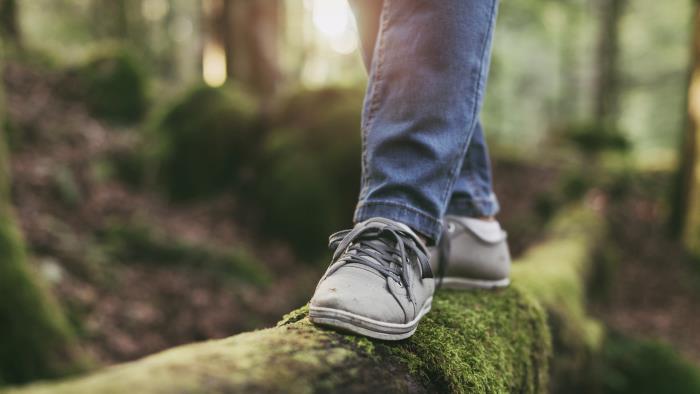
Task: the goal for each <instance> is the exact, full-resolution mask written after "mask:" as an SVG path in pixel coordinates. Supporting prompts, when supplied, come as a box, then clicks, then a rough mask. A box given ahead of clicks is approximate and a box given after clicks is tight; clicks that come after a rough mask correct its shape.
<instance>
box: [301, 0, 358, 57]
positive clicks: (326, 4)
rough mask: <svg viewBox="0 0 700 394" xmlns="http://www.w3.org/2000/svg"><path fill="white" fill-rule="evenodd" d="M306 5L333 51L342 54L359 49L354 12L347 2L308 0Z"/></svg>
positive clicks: (317, 27) (344, 0)
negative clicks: (353, 18)
mask: <svg viewBox="0 0 700 394" xmlns="http://www.w3.org/2000/svg"><path fill="white" fill-rule="evenodd" d="M305 5H306V6H307V8H308V9H310V10H311V12H312V18H313V22H314V26H315V27H316V30H318V32H319V33H320V35H321V36H322V37H323V38H324V40H325V41H327V42H328V44H329V45H330V47H331V49H333V50H334V51H336V52H338V53H341V54H348V53H352V52H353V51H354V50H355V49H357V36H356V32H355V25H354V24H353V22H352V11H351V10H350V7H349V6H348V3H347V1H346V0H308V1H307V2H305Z"/></svg>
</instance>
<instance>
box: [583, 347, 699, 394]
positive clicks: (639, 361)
mask: <svg viewBox="0 0 700 394" xmlns="http://www.w3.org/2000/svg"><path fill="white" fill-rule="evenodd" d="M596 372H597V376H596V378H597V379H598V380H599V385H600V387H599V389H600V392H601V393H606V394H633V393H634V394H647V393H648V394H651V393H674V394H686V393H687V394H691V393H700V369H699V368H698V367H697V366H696V365H694V364H692V363H691V362H689V361H687V360H686V359H684V358H683V357H682V356H681V355H679V354H678V352H676V351H674V350H673V349H672V348H671V347H669V346H668V345H666V344H663V343H660V342H656V341H646V340H638V339H633V338H627V337H624V336H620V335H613V336H610V337H609V338H608V339H607V340H606V342H605V346H604V348H603V353H602V355H601V357H600V358H599V365H598V366H597V368H596Z"/></svg>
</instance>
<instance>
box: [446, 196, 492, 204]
mask: <svg viewBox="0 0 700 394" xmlns="http://www.w3.org/2000/svg"><path fill="white" fill-rule="evenodd" d="M494 200H495V198H493V197H484V198H478V197H477V198H475V197H469V198H465V197H461V198H460V197H452V199H451V201H452V202H457V203H463V202H491V201H494Z"/></svg>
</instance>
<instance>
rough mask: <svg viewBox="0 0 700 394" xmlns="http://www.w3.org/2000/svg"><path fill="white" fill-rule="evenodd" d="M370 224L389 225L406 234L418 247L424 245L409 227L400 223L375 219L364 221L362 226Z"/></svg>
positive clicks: (379, 218)
mask: <svg viewBox="0 0 700 394" xmlns="http://www.w3.org/2000/svg"><path fill="white" fill-rule="evenodd" d="M371 223H379V224H382V225H385V226H387V225H391V226H395V227H398V228H400V229H401V230H403V231H405V232H407V233H408V234H409V235H410V236H411V237H412V238H413V240H414V241H416V242H418V243H419V244H420V245H423V246H425V244H424V243H423V240H422V239H421V238H420V237H419V236H418V234H416V232H415V231H413V229H411V228H410V227H408V226H407V225H405V224H403V223H401V222H397V221H394V220H391V219H386V218H382V217H375V218H371V219H367V220H365V221H364V222H362V225H368V224H371Z"/></svg>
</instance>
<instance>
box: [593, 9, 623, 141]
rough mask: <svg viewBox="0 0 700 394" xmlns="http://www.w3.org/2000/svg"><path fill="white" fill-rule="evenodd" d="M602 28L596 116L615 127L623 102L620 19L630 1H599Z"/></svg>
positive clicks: (603, 125) (595, 96)
mask: <svg viewBox="0 0 700 394" xmlns="http://www.w3.org/2000/svg"><path fill="white" fill-rule="evenodd" d="M598 2H599V14H600V30H599V37H598V57H597V77H596V83H595V91H594V100H595V101H594V103H593V108H594V116H595V119H596V121H597V123H598V124H599V125H601V126H602V127H605V128H609V129H612V130H614V129H616V127H617V116H618V112H619V101H620V77H619V70H618V62H619V57H620V20H621V19H622V16H623V14H624V10H625V7H626V5H627V0H598Z"/></svg>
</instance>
